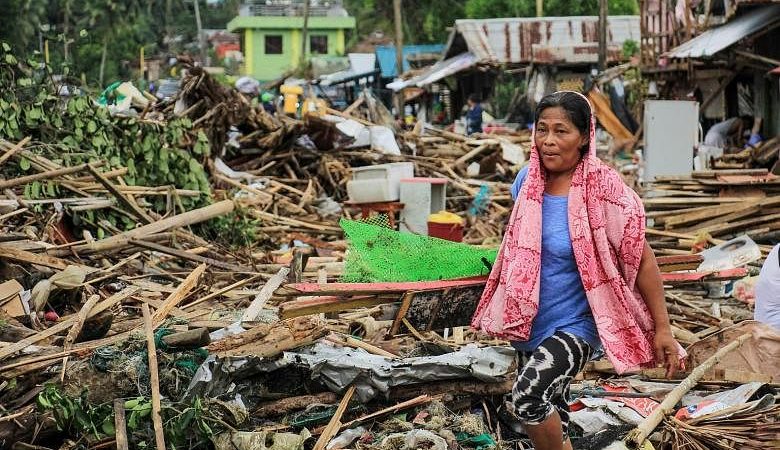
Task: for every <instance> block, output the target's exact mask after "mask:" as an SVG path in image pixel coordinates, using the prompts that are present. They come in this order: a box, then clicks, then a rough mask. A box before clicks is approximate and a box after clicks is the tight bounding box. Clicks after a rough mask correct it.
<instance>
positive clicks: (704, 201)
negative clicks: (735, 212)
mask: <svg viewBox="0 0 780 450" xmlns="http://www.w3.org/2000/svg"><path fill="white" fill-rule="evenodd" d="M745 200H761V199H760V198H757V197H712V198H663V197H661V198H645V199H642V202H643V203H644V204H645V206H678V205H683V206H687V205H717V204H721V203H741V202H744V201H745Z"/></svg>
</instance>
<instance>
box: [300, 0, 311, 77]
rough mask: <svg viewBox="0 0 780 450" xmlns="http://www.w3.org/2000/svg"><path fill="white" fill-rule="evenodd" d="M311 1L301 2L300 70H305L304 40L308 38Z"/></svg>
mask: <svg viewBox="0 0 780 450" xmlns="http://www.w3.org/2000/svg"><path fill="white" fill-rule="evenodd" d="M310 4H311V0H304V2H303V32H302V33H301V35H302V39H301V64H300V68H301V70H305V69H306V40H307V39H308V38H309V7H310Z"/></svg>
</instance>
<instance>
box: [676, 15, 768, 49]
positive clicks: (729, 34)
mask: <svg viewBox="0 0 780 450" xmlns="http://www.w3.org/2000/svg"><path fill="white" fill-rule="evenodd" d="M778 23H780V5H771V6H765V7H763V8H758V9H754V10H753V11H750V12H748V13H746V14H744V15H741V16H739V17H737V18H736V19H733V20H731V21H729V22H728V23H726V24H725V25H722V26H720V27H718V28H713V29H711V30H707V31H705V32H704V33H702V34H700V35H699V36H696V37H695V38H693V39H691V40H690V41H688V42H686V43H684V44H681V45H679V46H678V47H677V48H674V49H672V50H671V51H669V52H667V53H665V54H664V56H667V57H669V58H701V57H705V56H712V55H714V54H716V53H718V52H719V51H721V50H723V49H726V48H728V47H730V46H732V45H734V44H736V43H737V42H739V41H740V40H742V39H744V38H746V37H747V36H750V35H751V34H754V33H757V32H759V31H762V30H766V29H767V28H768V27H770V26H772V25H776V24H778Z"/></svg>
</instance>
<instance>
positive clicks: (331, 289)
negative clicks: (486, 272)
mask: <svg viewBox="0 0 780 450" xmlns="http://www.w3.org/2000/svg"><path fill="white" fill-rule="evenodd" d="M486 281H487V277H472V278H461V279H457V280H442V281H411V282H401V283H389V282H388V283H385V282H381V283H328V284H319V283H294V284H288V285H285V286H283V287H281V288H279V289H278V290H277V291H276V294H277V295H282V296H295V295H345V294H346V295H359V294H387V293H391V292H392V293H395V292H398V293H401V292H406V291H431V290H444V289H451V288H456V287H469V286H482V285H484V284H485V282H486Z"/></svg>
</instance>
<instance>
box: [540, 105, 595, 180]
mask: <svg viewBox="0 0 780 450" xmlns="http://www.w3.org/2000/svg"><path fill="white" fill-rule="evenodd" d="M535 141H536V142H535V143H536V148H537V149H538V150H539V157H540V158H541V160H542V165H543V166H544V168H545V169H547V170H548V171H550V172H552V173H562V172H569V171H572V170H574V168H575V167H577V163H579V162H580V158H581V156H582V154H581V153H580V149H581V148H582V147H583V146H584V145H585V144H586V143H587V142H588V137H587V136H584V135H583V134H582V133H580V130H579V129H578V128H577V127H576V126H575V125H574V124H573V123H572V121H571V120H569V116H568V115H567V114H566V111H564V109H563V108H561V107H560V106H556V107H552V108H547V109H545V110H543V111H542V113H541V114H540V115H539V119H538V120H537V121H536V135H535Z"/></svg>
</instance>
